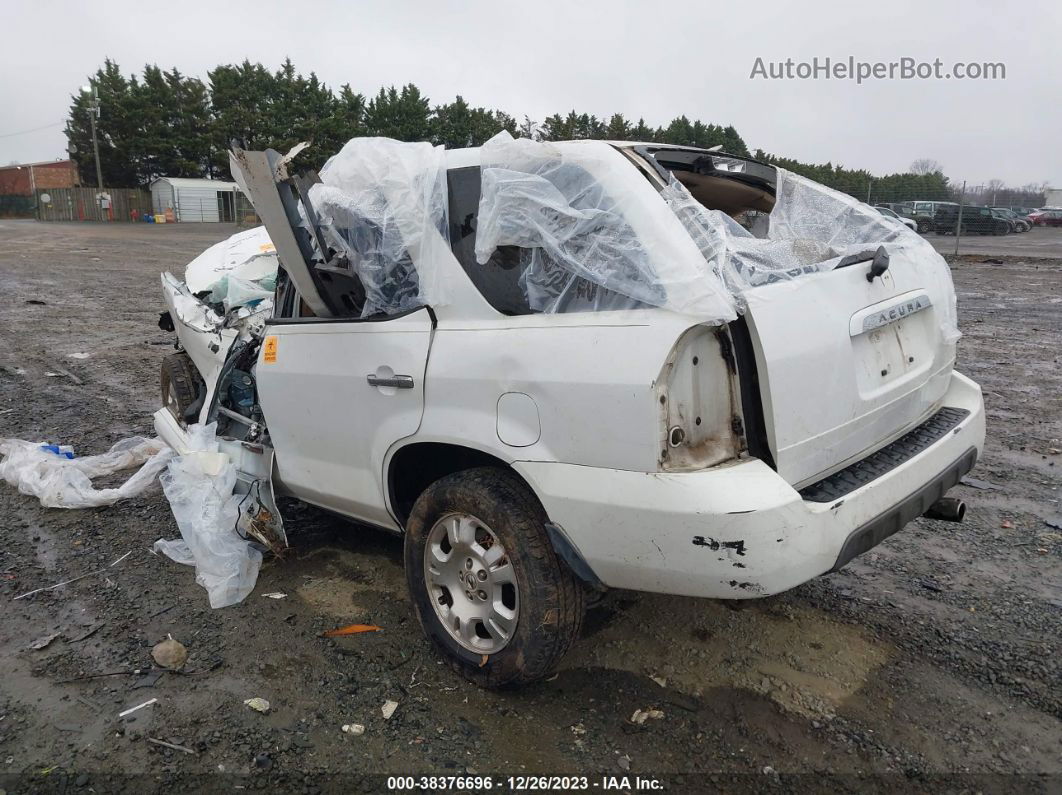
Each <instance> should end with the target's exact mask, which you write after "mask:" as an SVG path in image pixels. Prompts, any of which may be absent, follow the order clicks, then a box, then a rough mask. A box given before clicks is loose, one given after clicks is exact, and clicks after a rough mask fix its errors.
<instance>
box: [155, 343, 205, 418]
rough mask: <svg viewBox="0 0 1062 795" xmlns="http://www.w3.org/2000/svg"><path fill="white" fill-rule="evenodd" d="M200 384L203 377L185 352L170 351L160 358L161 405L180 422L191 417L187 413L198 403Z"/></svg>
mask: <svg viewBox="0 0 1062 795" xmlns="http://www.w3.org/2000/svg"><path fill="white" fill-rule="evenodd" d="M202 385H203V379H202V378H201V377H200V376H199V371H197V370H196V369H195V365H194V364H192V359H191V357H190V356H189V355H188V354H187V353H184V352H183V351H182V352H180V353H171V354H170V355H169V356H167V357H166V358H165V359H163V360H162V371H161V372H160V373H159V389H160V392H161V396H162V405H163V406H164V407H166V408H167V409H169V410H170V412H171V413H172V414H173V416H175V417H176V418H177V419H178V420H180V421H181V422H182V423H184V422H188V421H189V420H190V419H191V418H190V416H189V415H190V414H191V412H192V411H194V410H195V408H196V406H197V405H198V404H199V394H200V387H201V386H202Z"/></svg>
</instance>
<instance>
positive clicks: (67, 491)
mask: <svg viewBox="0 0 1062 795" xmlns="http://www.w3.org/2000/svg"><path fill="white" fill-rule="evenodd" d="M46 375H50V374H47V373H46ZM56 451H58V452H56ZM67 453H69V455H67ZM0 455H3V456H4V459H3V461H0V478H2V479H3V480H5V481H7V482H8V483H9V484H11V485H12V486H14V487H15V488H17V489H18V490H19V491H20V492H21V493H22V494H28V495H30V496H32V497H36V498H37V499H39V500H40V502H41V505H43V506H44V507H45V508H96V507H99V506H103V505H113V504H114V503H116V502H118V500H126V499H129V498H131V497H135V496H137V495H138V494H140V493H141V492H142V491H144V490H145V489H146V488H148V486H150V485H151V484H152V483H154V482H155V477H156V476H157V475H158V474H159V472H160V471H162V468H163V467H164V466H166V463H167V462H168V461H169V460H170V458H171V457H172V456H173V451H172V450H170V448H169V447H167V446H166V445H165V444H163V443H162V442H161V441H160V440H159V439H145V438H144V437H142V436H133V437H130V438H128V439H122V440H121V441H119V442H115V444H113V445H111V449H110V450H108V451H107V452H106V453H100V454H99V455H88V456H81V457H74V455H73V450H71V448H70V447H68V446H66V445H50V444H47V443H42V442H27V441H25V440H22V439H0ZM133 467H140V468H139V469H138V470H137V471H136V472H135V473H134V474H133V475H132V476H131V477H130V478H129V479H128V480H127V481H126V482H125V483H123V484H122V485H121V486H119V487H117V488H111V489H97V488H95V487H93V485H92V479H93V478H96V477H102V476H104V475H113V474H115V473H116V472H120V471H122V470H125V469H132V468H133Z"/></svg>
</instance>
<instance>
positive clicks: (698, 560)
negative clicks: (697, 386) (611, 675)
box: [514, 373, 985, 599]
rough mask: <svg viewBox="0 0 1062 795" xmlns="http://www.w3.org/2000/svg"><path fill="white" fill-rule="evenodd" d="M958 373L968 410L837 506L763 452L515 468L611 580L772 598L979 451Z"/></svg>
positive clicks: (977, 396) (973, 394) (972, 390)
mask: <svg viewBox="0 0 1062 795" xmlns="http://www.w3.org/2000/svg"><path fill="white" fill-rule="evenodd" d="M950 381H951V384H950V388H949V390H948V393H947V396H946V402H947V404H948V405H951V406H955V407H957V408H965V409H967V410H969V411H970V416H969V417H968V418H967V419H966V420H965V421H963V423H962V424H961V425H959V426H958V428H957V429H956V430H955V431H953V432H950V433H948V434H947V435H946V436H945V437H944V438H943V439H941V440H940V441H938V442H936V443H935V444H933V445H932V446H930V447H929V448H928V449H927V450H925V451H924V452H923V453H921V454H919V455H916V456H914V457H912V458H910V459H908V460H907V461H905V462H904V463H903V464H901V465H900V466H899V467H897V468H896V469H894V470H892V471H891V472H889V473H888V474H886V475H884V476H882V477H879V478H877V479H876V480H874V481H872V482H870V483H869V484H867V485H866V486H863V487H862V488H860V489H857V490H856V491H854V492H851V493H849V494H848V495H846V496H845V498H844V499H843V500H840V501H838V502H837V503H822V504H819V503H809V502H805V501H803V500H802V499H801V497H800V495H799V494H798V493H797V492H796V491H795V490H794V489H793V487H792V486H790V485H789V484H788V483H786V482H785V480H784V479H783V478H781V477H779V475H778V473H777V472H775V471H773V470H772V469H771V468H770V467H768V466H767V465H766V464H764V463H763V462H762V461H758V460H745V461H741V462H737V463H732V464H728V465H722V466H719V467H715V468H711V469H706V470H703V471H701V472H690V473H674V474H672V473H655V472H649V473H635V472H622V471H618V470H609V469H599V468H593V467H579V466H571V465H566V464H550V463H544V462H531V461H528V462H518V463H517V464H515V465H514V468H515V469H516V471H517V472H519V473H520V474H521V475H523V476H524V478H526V480H527V482H528V483H530V484H531V486H532V488H534V489H535V491H536V493H537V494H538V496H539V498H540V499H541V500H542V502H543V504H544V505H545V506H546V510H547V511H548V512H549V516H550V519H551V520H552V521H554V522H556V523H557V524H559V525H560V527H561V528H562V529H563V530H564V533H565V535H566V536H567V537H568V539H569V540H570V541H571V542H572V544H573V545H574V546H575V548H576V549H578V550H579V552H580V554H581V555H582V556H583V558H584V559H585V560H586V562H587V563H588V564H589V565H590V567H591V568H592V569H593V571H594V573H595V574H596V575H597V576H598V577H600V578H601V580H602V582H604V583H605V584H606V585H609V586H612V587H616V588H630V589H633V590H640V591H658V592H661V593H673V594H682V595H686V596H702V597H710V598H723V599H746V598H752V597H758V596H768V595H770V594H774V593H779V592H781V591H784V590H787V589H789V588H793V587H795V586H797V585H800V584H801V583H803V582H806V581H807V580H809V579H811V578H813V577H816V576H818V575H820V574H823V573H825V572H827V571H829V570H830V569H831V568H832V567H833V566H834V563H835V562H836V561H837V558H838V554H839V553H840V551H841V549H842V547H843V545H844V542H845V540H846V539H847V538H848V536H849V534H850V533H851V532H852V531H853V530H854V529H855V528H858V527H860V526H862V525H863V524H864V523H865V522H868V521H870V520H871V519H874V518H875V517H877V516H879V515H881V514H882V513H883V512H885V511H886V510H888V509H889V508H891V507H892V506H894V505H896V504H897V503H899V502H900V501H902V500H903V499H904V498H906V497H908V496H910V495H911V494H913V493H915V492H917V491H918V489H919V488H920V487H921V486H923V485H924V484H926V483H928V482H930V481H932V480H933V478H935V477H936V476H938V475H939V474H940V473H941V472H943V471H944V470H945V469H946V468H947V467H948V466H950V465H951V464H952V463H954V462H955V461H956V460H957V459H958V458H959V457H960V456H961V455H962V454H963V453H964V452H966V451H967V450H969V449H970V448H976V449H977V450H978V451H980V450H981V449H982V447H983V446H984V437H985V418H984V407H983V405H982V403H981V390H980V389H979V388H978V387H977V385H976V384H974V383H973V382H972V381H970V380H969V379H967V378H964V377H963V376H961V375H959V374H957V373H956V374H954V375H953V376H952V377H951V379H950ZM712 542H717V545H718V548H713V546H716V544H713V543H712Z"/></svg>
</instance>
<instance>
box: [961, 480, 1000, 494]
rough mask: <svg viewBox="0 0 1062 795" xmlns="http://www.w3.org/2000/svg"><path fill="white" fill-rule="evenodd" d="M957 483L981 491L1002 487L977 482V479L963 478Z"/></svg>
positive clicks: (980, 481) (983, 481)
mask: <svg viewBox="0 0 1062 795" xmlns="http://www.w3.org/2000/svg"><path fill="white" fill-rule="evenodd" d="M959 483H961V484H962V485H964V486H969V487H970V488H973V489H981V490H982V491H988V490H991V489H1000V488H1002V486H997V485H996V484H995V483H989V482H988V481H987V480H978V479H977V478H963V479H962V480H960V481H959Z"/></svg>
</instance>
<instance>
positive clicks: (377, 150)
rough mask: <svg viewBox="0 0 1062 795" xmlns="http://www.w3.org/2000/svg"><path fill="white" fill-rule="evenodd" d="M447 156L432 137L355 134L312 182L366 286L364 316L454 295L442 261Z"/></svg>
mask: <svg viewBox="0 0 1062 795" xmlns="http://www.w3.org/2000/svg"><path fill="white" fill-rule="evenodd" d="M444 158H445V150H444V148H443V147H441V146H432V145H431V144H428V143H403V142H401V141H395V140H392V139H390V138H354V139H352V140H350V141H348V142H347V144H346V145H345V146H344V147H343V148H342V149H341V150H339V152H337V153H336V154H335V155H333V156H332V157H331V158H330V159H329V160H328V162H327V163H325V165H324V168H322V169H321V182H320V183H319V184H316V185H314V186H313V187H312V188H310V202H311V204H312V205H313V208H314V210H315V211H316V213H317V215H318V220H319V223H320V227H321V231H322V233H323V235H324V237H325V240H326V242H327V244H328V245H329V246H330V247H332V248H334V249H335V250H336V251H337V252H340V253H342V254H345V255H346V258H347V260H348V261H349V263H350V266H351V267H352V268H353V270H354V272H355V273H356V274H357V276H358V277H359V279H360V280H361V283H362V286H363V287H364V288H365V303H364V305H363V306H362V309H361V317H370V316H372V315H378V314H387V315H391V314H397V313H399V312H404V311H406V310H409V309H413V308H416V307H419V306H425V305H428V304H431V305H434V306H438V305H440V304H443V303H445V302H446V295H445V287H444V283H443V280H442V278H441V274H440V273H439V272H438V268H437V267H436V266H435V264H434V263H435V262H436V261H438V259H439V258H440V257H442V256H444V255H445V253H446V252H448V251H449V243H448V242H447V241H448V238H449V232H448V226H447V193H446V164H445V160H444ZM414 263H415V265H414Z"/></svg>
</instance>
